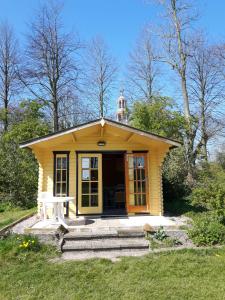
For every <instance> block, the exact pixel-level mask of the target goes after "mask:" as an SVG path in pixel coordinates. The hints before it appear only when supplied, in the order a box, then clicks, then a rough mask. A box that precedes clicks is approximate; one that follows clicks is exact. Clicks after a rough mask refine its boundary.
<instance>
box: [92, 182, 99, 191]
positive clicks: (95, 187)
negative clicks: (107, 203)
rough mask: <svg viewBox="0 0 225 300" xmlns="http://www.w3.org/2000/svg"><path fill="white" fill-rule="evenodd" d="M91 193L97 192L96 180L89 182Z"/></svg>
mask: <svg viewBox="0 0 225 300" xmlns="http://www.w3.org/2000/svg"><path fill="white" fill-rule="evenodd" d="M91 193H92V194H97V193H98V182H92V183H91Z"/></svg>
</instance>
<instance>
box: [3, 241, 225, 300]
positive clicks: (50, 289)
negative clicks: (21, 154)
mask: <svg viewBox="0 0 225 300" xmlns="http://www.w3.org/2000/svg"><path fill="white" fill-rule="evenodd" d="M17 243H18V241H17V240H16V239H15V238H13V237H10V238H7V239H6V240H2V241H0V270H1V280H0V299H4V300H8V299H23V300H24V299H48V300H50V299H52V300H53V299H54V300H57V299H63V300H67V299H68V300H71V299H82V300H84V299H107V300H108V299H157V300H161V299H166V300H168V299H179V300H180V299H182V300H185V299H198V300H199V299H204V300H206V299H210V300H212V299H225V284H224V278H225V249H224V248H223V249H210V250H186V251H184V250H182V251H177V252H175V251H174V252H167V253H161V254H149V255H147V256H145V257H139V258H134V257H133V258H132V257H130V258H123V259H122V260H121V261H119V262H116V263H112V262H111V261H109V260H103V259H101V260H100V259H99V260H97V259H96V260H87V261H67V262H63V263H62V262H60V263H52V262H50V261H49V258H51V257H54V256H55V255H56V254H55V250H54V249H52V248H50V247H47V246H43V248H42V250H41V251H40V252H37V253H35V252H33V253H32V252H28V254H27V255H25V254H24V253H23V254H18V253H17V251H16V249H17V247H16V244H17Z"/></svg>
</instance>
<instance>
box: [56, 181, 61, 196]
mask: <svg viewBox="0 0 225 300" xmlns="http://www.w3.org/2000/svg"><path fill="white" fill-rule="evenodd" d="M56 194H60V183H57V184H56Z"/></svg>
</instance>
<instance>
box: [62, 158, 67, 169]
mask: <svg viewBox="0 0 225 300" xmlns="http://www.w3.org/2000/svg"><path fill="white" fill-rule="evenodd" d="M66 163H67V160H66V157H62V169H67V164H66Z"/></svg>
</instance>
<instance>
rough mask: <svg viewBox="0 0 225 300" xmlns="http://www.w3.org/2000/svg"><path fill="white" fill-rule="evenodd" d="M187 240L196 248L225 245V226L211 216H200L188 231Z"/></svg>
mask: <svg viewBox="0 0 225 300" xmlns="http://www.w3.org/2000/svg"><path fill="white" fill-rule="evenodd" d="M188 236H189V238H190V239H191V240H192V241H193V242H194V244H196V245H197V246H212V245H216V244H224V243H225V226H224V225H223V224H222V223H220V220H219V219H218V218H217V217H216V216H215V215H213V214H201V215H200V216H198V218H196V219H195V220H194V222H193V227H192V228H191V229H189V230H188Z"/></svg>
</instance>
